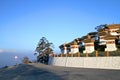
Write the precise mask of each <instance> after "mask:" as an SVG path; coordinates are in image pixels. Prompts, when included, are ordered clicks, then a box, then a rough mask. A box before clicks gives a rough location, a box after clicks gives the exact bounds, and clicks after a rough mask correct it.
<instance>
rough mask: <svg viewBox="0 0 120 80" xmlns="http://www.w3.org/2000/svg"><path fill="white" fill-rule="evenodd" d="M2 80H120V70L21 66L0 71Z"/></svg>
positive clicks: (0, 79) (41, 65) (34, 65)
mask: <svg viewBox="0 0 120 80" xmlns="http://www.w3.org/2000/svg"><path fill="white" fill-rule="evenodd" d="M0 80H120V70H104V69H103V70H102V69H85V68H66V67H55V66H49V65H43V64H29V65H25V64H21V65H17V66H13V67H9V68H4V69H3V68H2V69H0Z"/></svg>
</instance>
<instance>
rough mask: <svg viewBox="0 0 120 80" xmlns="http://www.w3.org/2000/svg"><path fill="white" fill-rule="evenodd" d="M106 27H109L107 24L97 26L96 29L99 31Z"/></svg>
mask: <svg viewBox="0 0 120 80" xmlns="http://www.w3.org/2000/svg"><path fill="white" fill-rule="evenodd" d="M106 25H107V24H101V25H99V26H96V27H95V29H96V30H97V31H99V30H101V29H103V28H105V27H106Z"/></svg>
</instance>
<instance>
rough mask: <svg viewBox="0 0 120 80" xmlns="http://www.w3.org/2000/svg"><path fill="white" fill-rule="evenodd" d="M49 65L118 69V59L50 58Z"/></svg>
mask: <svg viewBox="0 0 120 80" xmlns="http://www.w3.org/2000/svg"><path fill="white" fill-rule="evenodd" d="M49 64H50V65H54V66H64V67H78V68H100V69H120V57H51V58H49Z"/></svg>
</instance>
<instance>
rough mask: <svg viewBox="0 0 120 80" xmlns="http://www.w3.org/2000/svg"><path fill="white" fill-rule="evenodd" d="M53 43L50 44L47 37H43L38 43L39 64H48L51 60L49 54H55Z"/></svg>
mask: <svg viewBox="0 0 120 80" xmlns="http://www.w3.org/2000/svg"><path fill="white" fill-rule="evenodd" d="M52 48H53V43H51V42H49V41H48V40H47V39H46V38H45V37H42V38H41V39H40V41H39V42H38V45H37V47H36V49H35V51H36V53H34V55H37V54H38V56H37V62H41V63H47V62H48V59H49V54H50V53H52V52H53V49H52Z"/></svg>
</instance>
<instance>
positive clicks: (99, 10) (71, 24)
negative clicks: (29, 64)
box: [0, 0, 120, 51]
mask: <svg viewBox="0 0 120 80" xmlns="http://www.w3.org/2000/svg"><path fill="white" fill-rule="evenodd" d="M112 23H120V0H0V49H3V50H15V51H20V50H22V51H34V50H35V47H36V45H37V43H38V41H39V39H40V38H41V37H43V36H44V37H46V38H47V39H48V40H49V41H50V42H53V44H54V45H55V49H54V50H55V51H59V48H58V47H59V45H61V44H63V43H65V42H70V41H72V40H73V39H75V38H78V37H81V36H84V35H86V34H87V33H88V32H91V31H95V29H94V28H95V27H96V26H98V25H100V24H112Z"/></svg>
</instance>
